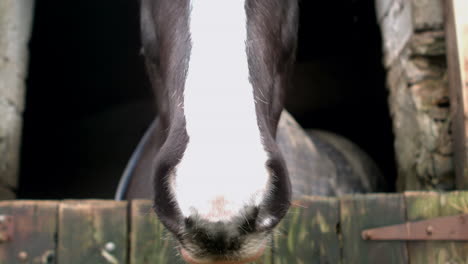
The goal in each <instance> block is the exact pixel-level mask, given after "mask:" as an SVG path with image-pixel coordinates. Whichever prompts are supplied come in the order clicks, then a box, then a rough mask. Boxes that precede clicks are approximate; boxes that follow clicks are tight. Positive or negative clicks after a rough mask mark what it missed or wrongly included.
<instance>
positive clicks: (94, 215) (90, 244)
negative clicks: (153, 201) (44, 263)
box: [57, 201, 127, 264]
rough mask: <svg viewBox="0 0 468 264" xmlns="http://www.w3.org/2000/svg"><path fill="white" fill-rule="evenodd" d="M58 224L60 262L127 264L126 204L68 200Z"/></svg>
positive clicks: (62, 205)
mask: <svg viewBox="0 0 468 264" xmlns="http://www.w3.org/2000/svg"><path fill="white" fill-rule="evenodd" d="M58 221H59V229H58V230H59V233H58V247H57V251H58V252H57V259H58V263H67V264H85V263H96V264H98V263H99V264H101V263H102V264H122V263H126V259H127V203H126V202H115V201H65V202H62V203H61V204H60V207H59V218H58Z"/></svg>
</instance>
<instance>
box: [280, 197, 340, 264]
mask: <svg viewBox="0 0 468 264" xmlns="http://www.w3.org/2000/svg"><path fill="white" fill-rule="evenodd" d="M338 223H339V202H338V200H337V199H335V198H324V197H309V198H306V197H304V198H303V199H302V200H301V201H298V202H295V203H293V206H292V208H291V209H290V210H289V212H288V214H287V215H286V217H285V219H284V220H283V221H282V223H281V225H280V226H279V227H278V229H277V230H278V233H277V234H276V235H275V239H274V254H273V260H274V261H273V263H275V264H287V263H307V264H316V263H317V264H319V263H337V264H338V263H340V243H339V236H338V234H337V226H338Z"/></svg>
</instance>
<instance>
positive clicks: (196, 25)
mask: <svg viewBox="0 0 468 264" xmlns="http://www.w3.org/2000/svg"><path fill="white" fill-rule="evenodd" d="M140 7H141V8H140V23H141V41H142V53H143V54H144V58H145V64H146V69H147V73H148V76H149V79H150V83H151V86H152V89H153V91H154V94H155V101H156V106H157V113H158V116H157V117H156V118H155V120H154V121H153V123H152V124H151V125H150V127H149V128H148V130H147V132H146V133H145V135H144V136H143V138H142V140H141V141H140V143H139V145H138V146H137V148H136V150H135V152H134V154H133V155H132V157H131V159H130V161H129V163H128V165H127V168H126V170H125V172H124V175H123V176H122V178H121V181H120V184H119V188H118V191H117V194H116V199H119V200H121V199H136V198H146V199H152V200H153V201H154V211H155V213H156V215H157V217H158V218H159V219H160V221H161V222H162V223H163V225H164V226H165V227H166V228H167V229H168V230H169V231H170V233H172V234H173V236H174V237H175V239H176V240H177V241H178V243H179V245H180V253H181V256H182V257H183V258H184V259H185V260H186V261H187V262H189V263H218V264H222V263H246V262H250V261H252V260H254V259H256V258H258V257H259V256H261V255H262V252H263V251H264V249H265V248H266V247H267V246H268V243H269V241H270V239H271V234H272V233H273V230H274V229H275V227H276V226H277V225H278V223H279V222H280V221H281V219H282V218H283V217H284V216H285V214H286V212H287V211H288V208H289V207H290V204H291V201H292V200H293V199H298V198H300V197H301V196H303V195H342V194H346V193H354V192H369V191H373V190H375V189H376V188H377V185H378V180H377V178H378V177H375V176H376V175H377V174H378V169H377V168H376V166H375V165H374V164H373V163H372V161H371V160H370V159H369V158H368V157H367V156H366V155H365V153H363V152H362V151H360V150H359V148H357V147H356V146H355V145H353V144H352V143H350V142H349V141H347V140H346V139H343V138H341V137H339V136H337V135H334V134H330V133H328V132H321V131H313V132H306V131H304V130H303V129H302V128H301V127H300V126H299V125H298V124H297V123H296V122H295V120H294V119H293V118H292V117H291V116H290V115H289V114H288V113H287V112H286V111H285V110H284V109H283V101H284V97H285V94H286V91H287V90H288V87H289V86H290V85H291V78H292V71H293V67H294V60H295V54H296V42H297V31H298V16H299V13H298V8H299V7H298V1H297V0H286V1H285V0H233V1H219V0H141V3H140Z"/></svg>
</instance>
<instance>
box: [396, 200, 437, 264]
mask: <svg viewBox="0 0 468 264" xmlns="http://www.w3.org/2000/svg"><path fill="white" fill-rule="evenodd" d="M405 203H406V216H407V220H408V221H419V220H426V219H431V218H435V217H438V216H440V195H439V193H437V192H406V193H405ZM407 245H408V257H409V260H410V263H424V264H436V263H438V264H446V260H445V259H444V258H443V256H444V250H445V249H444V248H445V245H446V242H441V241H409V242H407Z"/></svg>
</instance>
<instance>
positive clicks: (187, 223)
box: [184, 217, 194, 230]
mask: <svg viewBox="0 0 468 264" xmlns="http://www.w3.org/2000/svg"><path fill="white" fill-rule="evenodd" d="M184 224H185V229H187V230H189V229H192V228H193V225H194V220H193V218H192V217H186V218H185V219H184Z"/></svg>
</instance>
